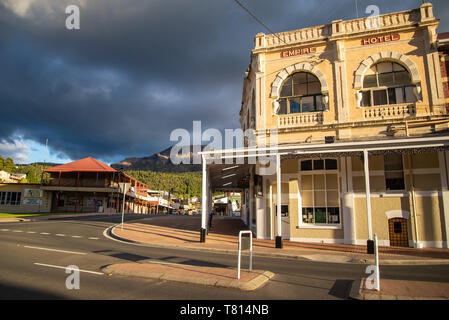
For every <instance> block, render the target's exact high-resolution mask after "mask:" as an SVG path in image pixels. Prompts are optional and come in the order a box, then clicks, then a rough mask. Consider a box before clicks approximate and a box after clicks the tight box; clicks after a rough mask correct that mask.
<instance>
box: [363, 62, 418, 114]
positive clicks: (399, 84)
mask: <svg viewBox="0 0 449 320" xmlns="http://www.w3.org/2000/svg"><path fill="white" fill-rule="evenodd" d="M411 83H412V82H411V77H410V74H409V72H408V71H407V69H405V68H404V67H403V66H401V65H400V64H398V63H394V62H380V63H377V64H375V65H373V66H372V67H371V68H370V69H368V70H367V71H366V73H365V77H364V79H363V91H362V101H361V106H362V107H370V106H381V105H389V104H400V103H411V102H416V101H417V99H416V96H415V94H414V90H415V86H414V85H412V84H411Z"/></svg>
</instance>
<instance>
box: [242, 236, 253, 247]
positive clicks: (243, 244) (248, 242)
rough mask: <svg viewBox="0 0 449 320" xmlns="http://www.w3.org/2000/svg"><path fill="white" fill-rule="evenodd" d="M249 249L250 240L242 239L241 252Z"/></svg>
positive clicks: (247, 238)
mask: <svg viewBox="0 0 449 320" xmlns="http://www.w3.org/2000/svg"><path fill="white" fill-rule="evenodd" d="M250 248H251V238H250V237H244V238H242V242H241V250H249V249H250Z"/></svg>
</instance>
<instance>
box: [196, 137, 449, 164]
mask: <svg viewBox="0 0 449 320" xmlns="http://www.w3.org/2000/svg"><path fill="white" fill-rule="evenodd" d="M448 148H449V135H438V136H436V135H432V136H426V137H419V138H415V137H410V138H394V139H392V138H389V139H378V140H358V141H342V142H335V143H320V144H310V143H309V144H307V143H303V144H283V145H278V146H270V147H249V148H238V149H224V150H214V151H203V152H199V154H201V155H203V156H204V157H205V158H206V159H209V158H215V159H221V160H223V161H226V160H227V161H228V162H229V161H230V160H231V159H233V160H234V161H236V160H237V159H240V158H244V159H249V158H257V157H275V156H277V155H280V156H281V158H285V157H316V158H319V157H321V155H325V156H330V155H334V156H337V155H339V156H348V155H360V154H361V152H363V151H365V150H366V151H368V152H370V153H371V154H383V153H387V152H401V153H418V152H430V151H438V150H440V151H441V150H447V149H448ZM248 162H249V163H253V164H254V161H246V160H245V163H248Z"/></svg>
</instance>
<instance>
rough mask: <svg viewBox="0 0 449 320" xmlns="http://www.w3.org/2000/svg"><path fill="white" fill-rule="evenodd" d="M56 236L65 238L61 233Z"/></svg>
mask: <svg viewBox="0 0 449 320" xmlns="http://www.w3.org/2000/svg"><path fill="white" fill-rule="evenodd" d="M56 236H58V237H65V234H63V233H57V234H56Z"/></svg>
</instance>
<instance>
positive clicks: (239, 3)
mask: <svg viewBox="0 0 449 320" xmlns="http://www.w3.org/2000/svg"><path fill="white" fill-rule="evenodd" d="M234 1H235V2H236V3H237V4H238V5H239V6H240V7H241V8H242V9H243V10H245V11H246V12H247V13H248V14H249V15H250V16H251V17H252V18H253V19H254V20H256V21H257V23H259V24H260V25H261V26H263V27H264V28H265V29H267V30H268V31H269V32H270V33H271V34H272V35H274V36H276V37H277V38H278V39H279V40H280V41H282V42H284V40H282V39H281V38H280V37H279V36H278V35H277V34H276V33H274V32H273V31H272V30H271V29H270V28H269V27H268V26H266V25H265V24H264V23H263V22H262V20H260V19H259V18H257V17H256V16H255V15H254V14H253V13H252V12H251V11H250V10H249V9H248V8H247V7H245V6H244V5H243V4H242V3H241V2H240V1H239V0H234ZM284 43H285V42H284Z"/></svg>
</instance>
